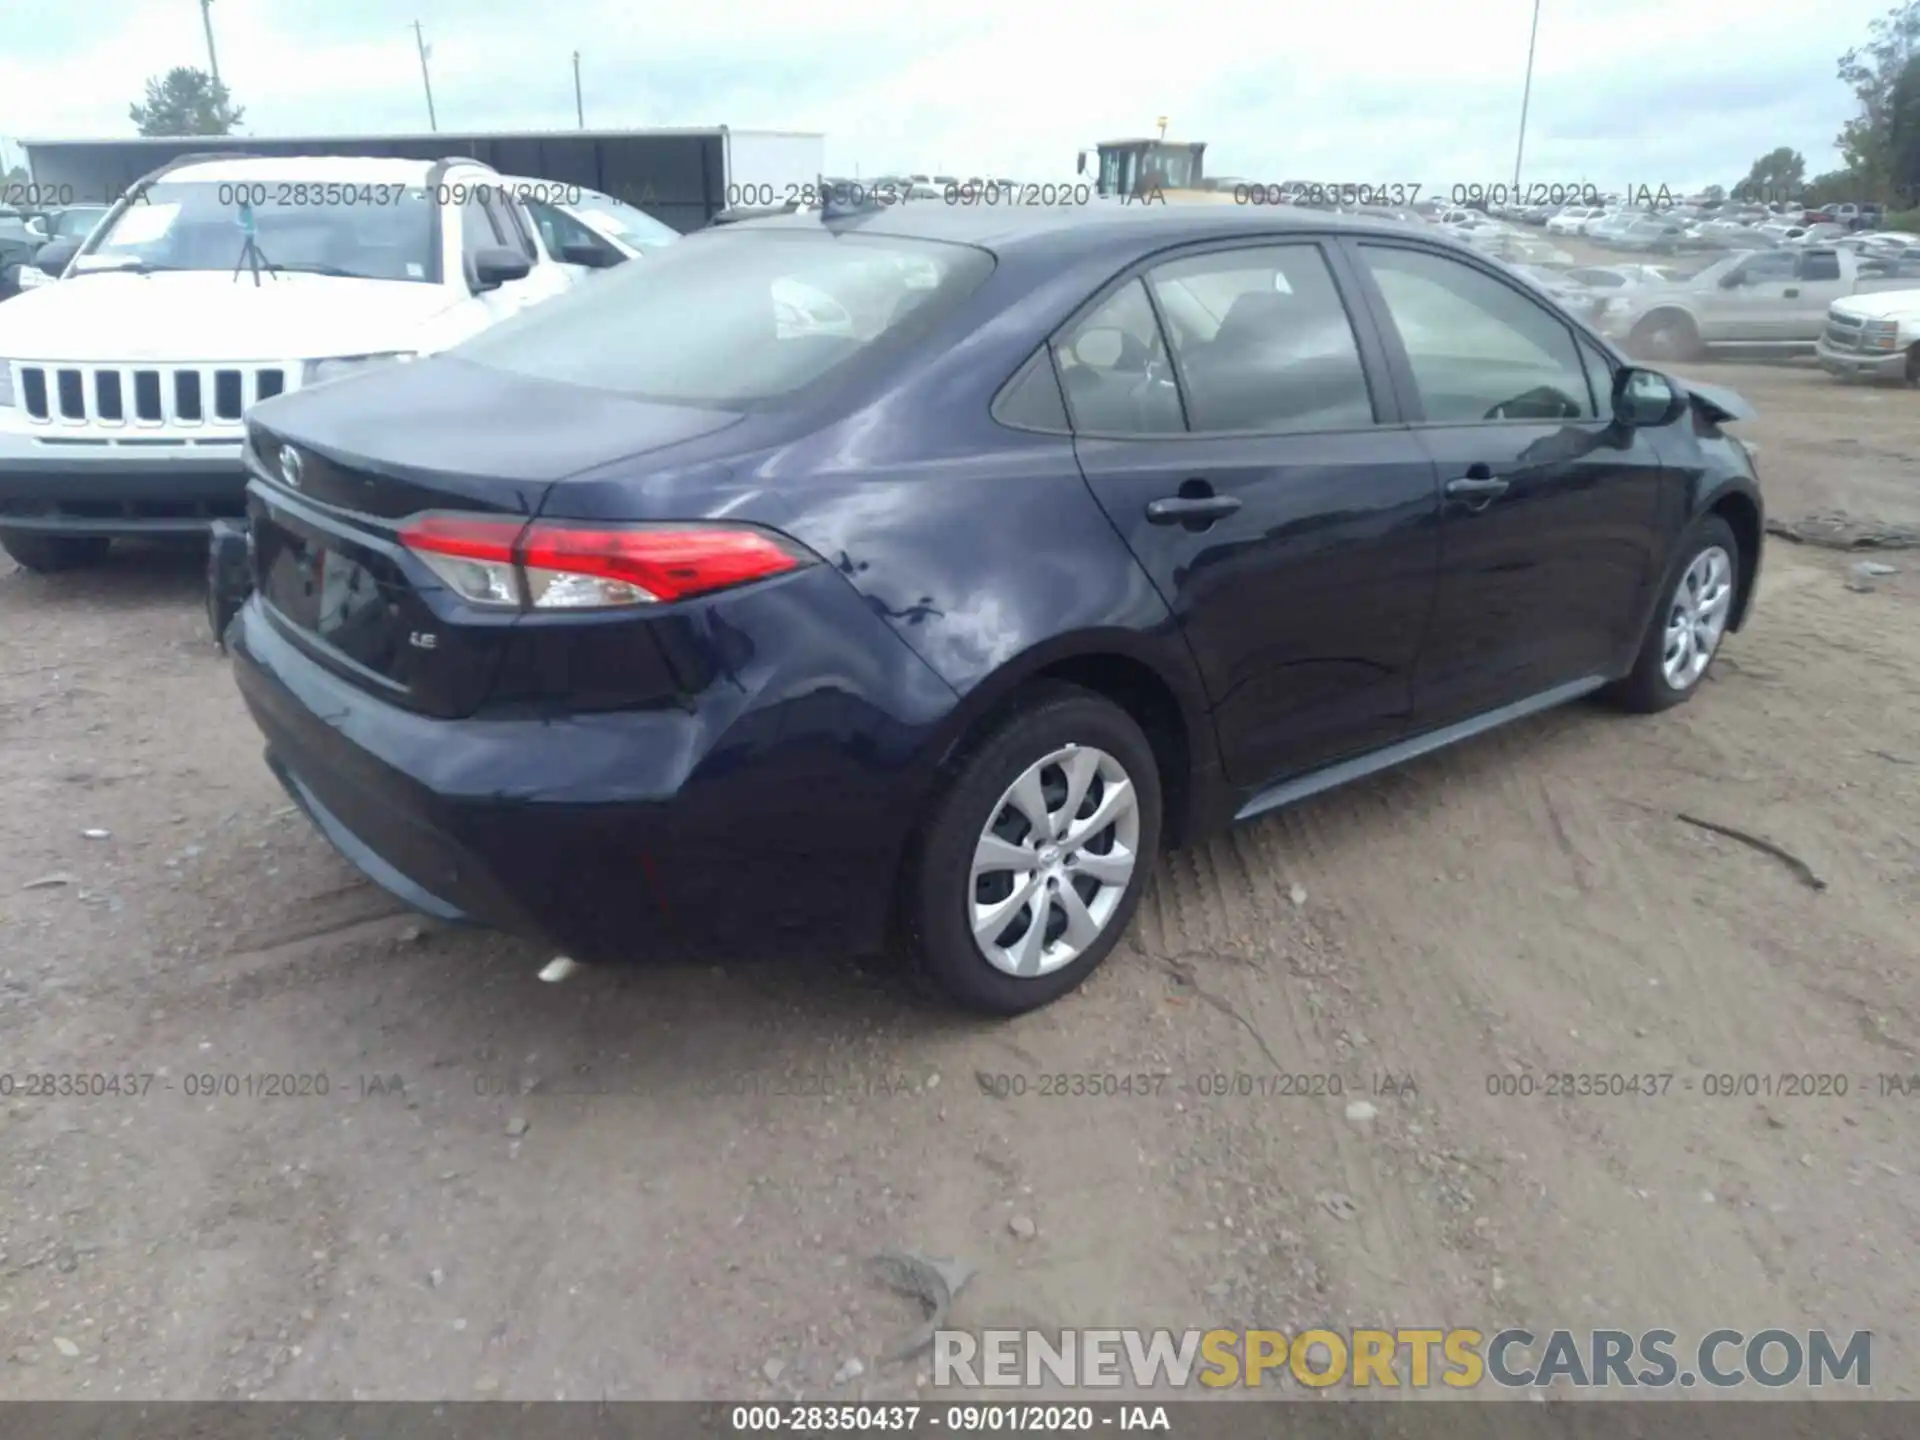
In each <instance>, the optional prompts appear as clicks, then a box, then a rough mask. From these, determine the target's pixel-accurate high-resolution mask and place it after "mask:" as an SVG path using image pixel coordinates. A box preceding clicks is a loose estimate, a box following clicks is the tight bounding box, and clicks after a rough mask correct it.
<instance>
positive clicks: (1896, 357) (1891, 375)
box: [1813, 339, 1907, 380]
mask: <svg viewBox="0 0 1920 1440" xmlns="http://www.w3.org/2000/svg"><path fill="white" fill-rule="evenodd" d="M1813 353H1814V356H1815V358H1816V359H1818V360H1819V362H1820V368H1821V369H1822V370H1825V371H1826V372H1827V373H1828V374H1829V375H1846V376H1865V377H1869V378H1872V379H1875V380H1903V379H1905V378H1906V374H1907V356H1906V352H1905V351H1903V350H1894V351H1891V352H1889V351H1885V350H1873V351H1866V350H1835V349H1833V348H1832V347H1831V346H1830V345H1828V344H1827V342H1826V341H1825V340H1824V339H1823V340H1821V341H1820V342H1819V344H1817V345H1815V346H1814V348H1813Z"/></svg>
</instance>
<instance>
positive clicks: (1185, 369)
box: [1151, 245, 1375, 433]
mask: <svg viewBox="0 0 1920 1440" xmlns="http://www.w3.org/2000/svg"><path fill="white" fill-rule="evenodd" d="M1151 278H1152V284H1153V291H1154V298H1155V299H1157V300H1158V301H1159V302H1160V309H1161V312H1162V313H1163V314H1164V315H1165V316H1166V320H1167V328H1168V331H1169V333H1170V335H1171V337H1172V341H1173V354H1174V361H1175V364H1176V366H1177V367H1178V370H1179V376H1180V381H1181V385H1182V387H1183V389H1184V391H1185V394H1186V402H1187V419H1188V424H1189V427H1190V428H1191V429H1193V430H1194V431H1196V432H1222V431H1257V432H1262V433H1276V432H1285V431H1302V430H1347V429H1353V428H1355V427H1359V426H1366V425H1371V424H1373V423H1374V419H1375V416H1374V408H1373V397H1372V394H1371V392H1370V391H1369V390H1368V388H1367V375H1366V369H1365V367H1364V366H1363V365H1362V364H1361V360H1360V347H1359V343H1358V342H1357V341H1356V340H1355V338H1354V333H1353V323H1352V321H1351V320H1350V319H1349V317H1348V315H1347V309H1346V306H1345V304H1344V303H1343V302H1342V300H1341V298H1340V292H1339V290H1338V289H1337V288H1336V287H1335V285H1334V281H1333V274H1332V271H1331V270H1330V269H1329V268H1328V266H1327V262H1326V257H1325V256H1323V255H1322V254H1321V252H1320V248H1319V247H1318V246H1317V245H1275V246H1263V247H1259V248H1254V249H1244V250H1224V251H1215V252H1212V253H1209V254H1205V255H1197V256H1193V257H1191V258H1189V259H1185V260H1175V261H1172V262H1170V263H1168V264H1165V265H1161V266H1159V267H1157V268H1156V269H1154V270H1153V271H1152V277H1151Z"/></svg>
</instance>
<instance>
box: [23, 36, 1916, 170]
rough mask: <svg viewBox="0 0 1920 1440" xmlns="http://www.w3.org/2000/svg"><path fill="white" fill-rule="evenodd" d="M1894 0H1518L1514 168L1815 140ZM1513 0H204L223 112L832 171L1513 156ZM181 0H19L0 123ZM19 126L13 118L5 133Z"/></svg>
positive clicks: (1364, 163) (94, 70)
mask: <svg viewBox="0 0 1920 1440" xmlns="http://www.w3.org/2000/svg"><path fill="white" fill-rule="evenodd" d="M1887 4H1888V0H1544V3H1543V4H1542V7H1541V18H1540V35H1539V48H1538V52H1537V55H1536V59H1535V63H1534V84H1533V103H1532V109H1531V114H1530V116H1529V120H1528V126H1527V148H1526V162H1525V167H1524V171H1523V179H1524V180H1525V181H1526V182H1528V183H1543V184H1544V183H1554V182H1558V183H1569V184H1570V183H1579V182H1590V183H1593V184H1595V185H1598V186H1599V187H1600V188H1601V189H1603V190H1608V189H1624V188H1626V187H1627V186H1630V185H1631V186H1638V185H1642V184H1645V185H1648V186H1659V185H1662V184H1665V185H1668V186H1671V187H1673V188H1674V189H1675V190H1684V189H1691V188H1694V187H1697V186H1699V185H1703V184H1708V183H1716V182H1717V183H1719V184H1723V185H1729V184H1732V183H1734V182H1736V181H1737V180H1739V179H1740V178H1741V177H1742V176H1743V175H1744V174H1745V173H1746V170H1747V167H1748V165H1749V164H1750V163H1751V162H1752V160H1753V159H1754V157H1755V156H1757V155H1759V154H1761V153H1763V152H1765V151H1767V150H1771V149H1772V148H1774V147H1775V146H1777V145H1791V146H1793V147H1794V148H1796V149H1798V150H1800V151H1801V152H1802V153H1803V154H1805V156H1806V157H1807V163H1808V167H1809V173H1810V174H1813V173H1818V172H1819V171H1821V170H1825V169H1829V168H1832V167H1833V166H1834V164H1836V163H1837V157H1836V155H1835V153H1834V150H1833V144H1832V141H1833V136H1834V134H1835V133H1836V132H1837V131H1838V130H1839V128H1840V125H1841V124H1842V122H1843V121H1845V120H1846V119H1847V117H1848V116H1849V115H1850V114H1851V113H1852V97H1851V95H1849V94H1848V92H1847V90H1846V88H1845V86H1843V85H1842V84H1840V82H1839V81H1838V80H1837V79H1836V78H1835V74H1834V71H1835V63H1836V60H1837V58H1838V56H1839V55H1840V54H1841V52H1843V51H1844V50H1846V49H1847V48H1848V47H1849V46H1851V45H1854V44H1857V43H1859V42H1860V41H1861V40H1862V39H1864V38H1865V35H1866V27H1867V23H1868V22H1869V21H1870V20H1871V19H1872V18H1873V17H1874V16H1875V15H1877V14H1879V13H1881V12H1882V11H1884V10H1885V9H1886V8H1887ZM1532 14H1533V5H1532V0H1474V3H1473V4H1472V5H1471V6H1464V5H1463V6H1451V5H1436V4H1433V3H1431V0H1339V3H1316V4H1311V5H1306V4H1285V5H1274V4H1261V3H1253V0H1174V3H1170V0H1154V3H1141V0H1099V3H1096V0H967V3H965V4H963V5H959V4H952V3H942V0H922V3H920V4H918V5H901V4H897V3H882V0H797V3H796V0H698V3H683V4H677V5H676V4H669V5H660V4H649V5H631V4H625V3H619V0H572V3H533V4H529V3H526V0H215V3H214V5H213V23H214V30H215V41H216V44H217V45H218V47H219V59H220V71H221V76H222V78H223V79H224V80H225V81H226V82H227V84H228V85H229V87H230V88H231V89H232V91H233V95H234V98H235V100H236V101H237V102H238V103H239V104H241V105H243V106H244V107H245V108H246V118H245V122H244V125H243V129H244V130H245V131H246V132H248V133H253V134H258V135H272V134H282V135H285V134H314V133H337V134H371V133H378V132H382V131H423V130H425V129H426V128H427V113H426V104H425V101H424V99H423V98H422V91H421V83H420V68H419V60H418V57H417V55H416V54H415V51H414V40H413V30H412V22H413V20H414V19H415V18H416V17H417V18H418V19H419V20H420V21H421V22H422V23H423V25H424V26H425V29H426V34H427V40H428V42H429V44H430V45H431V47H432V55H431V60H430V65H431V70H432V78H433V94H434V101H435V104H436V107H437V109H438V112H439V121H440V128H441V129H443V130H511V129H522V128H530V129H556V128H571V127H572V126H573V124H574V104H573V78H572V60H571V56H572V52H573V51H574V50H575V49H578V50H579V51H580V52H581V54H582V70H583V78H584V91H585V99H586V119H587V123H588V125H589V126H592V127H596V128H609V129H611V128H620V127H629V126H638V127H644V126H651V125H717V124H728V125H732V126H734V127H736V128H742V129H747V128H767V129H792V130H818V131H823V132H825V134H826V136H827V160H828V168H829V170H830V171H833V172H836V173H841V174H850V173H853V172H854V171H855V170H856V168H857V169H858V171H859V173H862V174H867V175H872V174H875V173H878V172H881V171H889V170H940V171H945V172H951V173H959V174H962V175H965V174H970V173H979V174H1001V175H1010V176H1013V177H1016V178H1021V179H1038V180H1052V179H1066V178H1071V176H1072V175H1073V167H1074V154H1075V152H1076V151H1077V150H1079V149H1080V148H1082V147H1085V146H1087V145H1090V144H1092V143H1093V142H1095V141H1097V140H1101V139H1108V138H1114V137H1118V136H1128V135H1138V134H1148V133H1151V131H1152V129H1153V126H1154V124H1155V121H1156V119H1157V117H1159V116H1162V115H1164V116H1167V117H1169V119H1170V121H1171V124H1170V126H1169V129H1168V136H1169V138H1171V139H1185V140H1205V141H1208V142H1209V145H1208V150H1207V160H1206V165H1207V170H1208V172H1209V173H1212V174H1223V175H1236V176H1251V177H1255V178H1259V179H1276V180H1277V179H1290V178H1291V179H1309V180H1320V181H1327V182H1345V181H1353V182H1368V183H1373V182H1386V183H1420V184H1424V185H1427V186H1428V187H1429V188H1431V187H1432V186H1434V185H1436V184H1441V183H1446V184H1451V183H1454V182H1469V181H1474V180H1484V181H1500V180H1504V179H1509V178H1510V177H1511V175H1512V173H1513V162H1514V142H1515V139H1516V137H1517V133H1518V125H1519V115H1520V99H1521V87H1522V82H1523V79H1524V76H1525V72H1526V60H1527V32H1528V26H1529V22H1530V20H1531V17H1532ZM206 59H207V56H206V41H205V38H204V36H203V33H202V30H201V24H200V7H199V4H198V3H197V0H89V3H87V4H83V5H70V6H54V5H51V4H49V5H45V6H41V7H39V8H37V9H36V10H35V12H34V15H33V21H32V23H31V24H26V23H22V24H15V25H8V26H7V27H5V32H4V34H3V35H0V136H4V137H9V138H12V139H16V140H17V139H21V138H41V137H44V138H56V137H59V138H65V137H73V136H112V135H130V134H132V133H133V131H132V126H131V124H130V122H129V121H128V119H127V106H128V104H129V103H130V102H131V101H133V100H135V99H137V98H138V97H139V95H140V93H141V86H142V82H143V81H144V79H145V78H146V77H147V76H149V75H152V74H155V73H158V72H161V71H164V70H165V69H166V68H168V67H169V66H172V65H194V66H200V67H204V66H205V65H206ZM18 158H19V152H18V150H17V148H15V147H12V146H9V147H8V149H7V159H8V160H9V161H16V160H17V159H18Z"/></svg>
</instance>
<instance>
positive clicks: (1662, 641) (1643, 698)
mask: <svg viewBox="0 0 1920 1440" xmlns="http://www.w3.org/2000/svg"><path fill="white" fill-rule="evenodd" d="M1714 546H1718V547H1719V548H1720V549H1722V550H1724V551H1726V552H1727V554H1728V555H1729V556H1730V557H1732V560H1733V584H1734V586H1735V591H1734V595H1733V598H1732V601H1731V605H1730V608H1729V611H1728V613H1729V615H1731V614H1732V612H1733V610H1736V609H1738V608H1739V604H1740V594H1739V590H1738V586H1739V584H1740V575H1741V573H1742V570H1741V566H1742V561H1741V557H1740V542H1739V540H1738V539H1736V538H1735V536H1734V533H1733V527H1732V526H1731V525H1729V524H1727V522H1726V521H1725V520H1722V519H1721V518H1720V517H1719V516H1718V515H1707V516H1703V517H1702V518H1701V519H1700V521H1699V522H1698V523H1697V524H1696V525H1695V526H1694V527H1693V529H1692V531H1691V532H1689V534H1688V536H1687V538H1686V541H1685V543H1684V544H1682V545H1681V546H1680V549H1679V552H1678V553H1677V554H1676V555H1675V556H1674V563H1673V566H1672V568H1671V570H1670V571H1669V572H1668V574H1667V577H1666V579H1665V580H1664V581H1663V582H1662V583H1661V586H1660V603H1659V605H1658V606H1656V607H1655V608H1654V612H1653V614H1652V616H1651V617H1650V618H1649V619H1648V621H1647V633H1646V635H1645V637H1644V638H1643V639H1642V640H1641V642H1640V653H1639V655H1638V656H1637V657H1636V658H1635V659H1634V662H1633V669H1632V670H1631V671H1630V672H1629V673H1628V675H1627V677H1626V678H1625V679H1624V680H1620V681H1617V682H1616V683H1615V684H1613V685H1610V686H1608V687H1607V689H1606V690H1605V691H1603V692H1602V693H1603V695H1604V697H1605V698H1606V699H1608V700H1610V701H1611V702H1612V703H1614V704H1615V705H1617V706H1619V707H1620V708H1621V709H1623V710H1628V711H1631V712H1633V713H1634V714H1638V715H1652V714H1655V713H1657V712H1659V711H1661V710H1668V709H1671V708H1672V707H1673V706H1675V705H1678V704H1680V703H1681V702H1682V701H1684V700H1686V699H1687V698H1688V697H1690V696H1691V695H1692V694H1693V693H1694V692H1695V691H1697V690H1698V689H1699V688H1700V687H1701V685H1703V684H1704V683H1705V682H1706V678H1707V676H1708V675H1709V674H1711V673H1712V671H1713V661H1714V660H1715V659H1718V658H1719V654H1720V646H1721V645H1724V644H1725V643H1726V634H1725V631H1724V630H1723V631H1722V632H1721V635H1720V637H1719V639H1718V641H1717V642H1716V644H1715V646H1714V651H1713V656H1712V658H1710V659H1709V660H1708V661H1707V665H1706V668H1705V669H1703V670H1702V671H1701V672H1700V673H1699V675H1697V676H1695V677H1694V679H1693V681H1692V682H1691V683H1690V684H1688V685H1687V686H1686V687H1685V688H1677V687H1675V686H1674V685H1671V684H1669V683H1668V681H1667V676H1666V671H1665V666H1664V663H1663V662H1664V659H1665V651H1666V637H1667V622H1668V620H1669V619H1670V618H1671V617H1672V615H1673V608H1674V600H1675V597H1676V595H1677V594H1678V592H1679V589H1680V586H1681V584H1682V582H1683V581H1684V580H1685V579H1686V575H1687V569H1688V567H1689V566H1691V565H1692V564H1693V562H1694V560H1695V559H1696V558H1697V557H1698V556H1699V554H1700V553H1701V551H1703V550H1707V549H1710V548H1712V547H1714Z"/></svg>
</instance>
